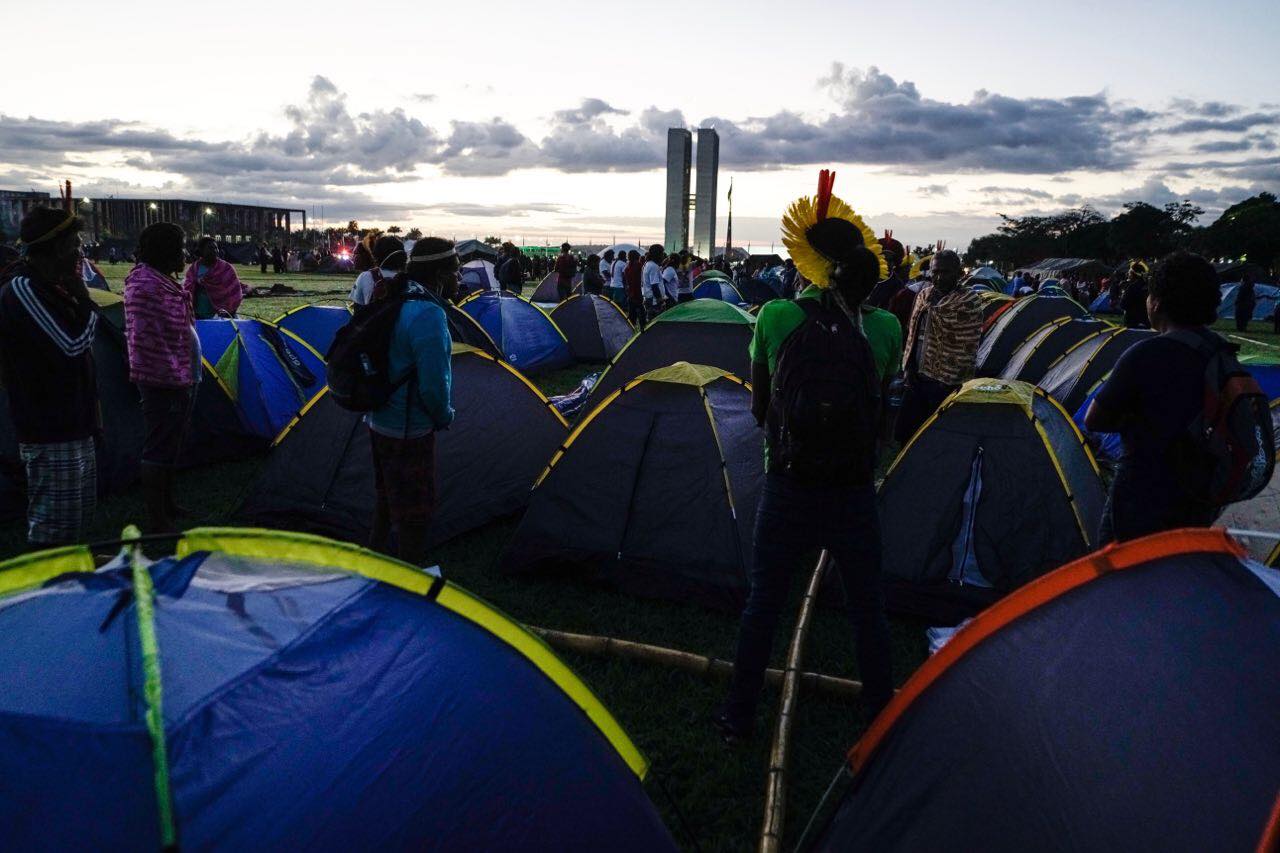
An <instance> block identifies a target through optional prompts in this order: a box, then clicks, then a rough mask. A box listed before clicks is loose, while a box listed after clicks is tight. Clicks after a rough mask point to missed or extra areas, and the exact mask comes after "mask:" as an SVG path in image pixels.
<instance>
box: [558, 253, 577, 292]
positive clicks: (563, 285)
mask: <svg viewBox="0 0 1280 853" xmlns="http://www.w3.org/2000/svg"><path fill="white" fill-rule="evenodd" d="M572 248H573V247H572V246H570V245H569V244H568V243H561V244H560V256H559V257H558V258H556V301H557V302H564V301H565V300H566V299H568V298H569V297H570V296H572V295H573V277H574V276H576V275H577V274H578V259H577V258H575V257H574V256H573V255H571V254H569V250H570V249H572Z"/></svg>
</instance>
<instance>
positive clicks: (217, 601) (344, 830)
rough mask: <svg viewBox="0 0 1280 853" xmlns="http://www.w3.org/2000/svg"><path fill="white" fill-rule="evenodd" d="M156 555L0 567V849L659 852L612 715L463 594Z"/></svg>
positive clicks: (417, 581) (209, 534) (218, 534)
mask: <svg viewBox="0 0 1280 853" xmlns="http://www.w3.org/2000/svg"><path fill="white" fill-rule="evenodd" d="M174 551H175V553H174V556H172V557H166V558H164V559H161V560H160V561H158V562H156V563H152V564H149V565H148V564H147V563H146V562H145V560H144V559H143V558H142V557H141V555H140V554H139V555H137V556H131V555H130V554H129V553H128V550H127V548H126V550H125V551H124V552H122V554H121V556H120V557H119V558H118V559H117V560H116V561H114V562H113V563H112V564H109V565H108V566H106V567H104V568H103V569H102V570H100V571H97V572H94V571H93V567H94V563H93V557H92V554H91V553H90V551H89V549H88V548H86V547H72V548H64V549H59V550H55V551H46V552H43V553H38V554H29V555H24V556H22V557H19V558H16V559H15V560H11V561H9V562H7V563H4V564H0V632H2V633H3V636H4V637H5V642H4V643H3V644H0V719H2V720H3V724H2V725H0V793H2V794H3V796H0V823H2V824H3V825H4V827H5V846H6V847H9V848H11V849H19V850H28V849H37V848H41V849H53V850H76V849H94V850H126V849H127V850H147V849H150V850H156V849H160V848H161V847H167V848H171V849H178V846H179V845H180V846H181V847H182V848H186V849H190V850H206V849H222V850H238V849H242V850H270V849H294V850H302V849H307V850H334V851H338V850H367V849H431V850H468V851H470V850H517V849H530V848H531V847H536V848H539V849H553V850H565V849H596V850H602V849H626V850H674V849H675V847H674V843H673V842H672V839H671V837H670V835H669V834H668V832H667V830H666V828H665V827H664V826H663V824H662V821H661V819H660V818H659V817H658V815H657V813H656V810H655V809H654V807H653V804H652V803H651V802H650V801H649V799H648V797H647V796H646V794H645V792H644V789H643V787H642V784H641V780H642V779H643V778H644V776H645V774H646V772H647V763H646V761H645V758H644V756H643V755H641V754H640V752H639V751H638V750H637V749H636V747H635V745H634V744H633V743H632V742H631V740H630V739H629V738H628V737H627V735H626V733H625V732H624V731H623V730H622V728H621V727H620V726H619V725H618V723H617V721H616V720H615V719H614V718H613V716H612V715H611V714H610V713H609V711H608V710H607V709H606V708H605V707H604V706H603V705H602V704H601V703H600V701H599V700H598V699H597V698H596V697H595V696H594V695H593V694H592V693H591V691H590V689H589V688H588V687H587V686H586V685H585V684H583V683H582V682H581V681H580V680H579V679H578V678H577V677H576V676H575V675H574V674H573V672H572V671H571V670H569V668H568V667H567V666H565V665H564V663H562V662H561V661H560V660H559V659H558V658H557V657H556V656H555V655H554V653H552V652H551V651H550V649H548V648H547V646H546V645H544V644H543V643H542V642H541V641H540V640H538V639H537V638H536V637H534V636H533V635H532V634H530V633H529V632H527V631H526V630H525V629H524V628H522V627H521V626H520V625H518V624H517V623H515V622H513V621H511V620H510V619H508V618H507V617H505V616H503V615H502V614H500V613H499V612H498V611H496V610H494V609H492V608H491V607H490V606H489V605H487V604H486V603H485V602H483V601H482V600H480V599H478V598H476V597H474V596H473V595H471V594H470V593H468V592H467V591H465V590H463V589H461V588H459V587H457V586H455V585H453V584H452V583H448V582H446V581H444V580H442V579H441V578H439V577H436V576H433V575H431V574H429V573H426V572H423V571H421V570H419V569H416V568H413V567H411V566H408V565H406V564H403V563H398V562H395V561H392V560H390V559H388V558H385V557H381V556H379V555H377V554H374V553H372V552H369V551H366V550H364V549H362V548H358V547H356V546H351V545H341V544H338V543H335V542H331V541H330V540H326V539H322V538H320V537H314V536H303V535H301V534H282V533H273V532H269V531H262V530H253V531H244V530H228V529H203V530H193V531H189V532H188V533H187V534H185V535H184V536H183V537H182V538H181V539H179V540H178V542H177V544H176V547H175V549H174ZM133 560H136V561H137V563H136V564H135V565H133V566H132V570H131V567H130V564H131V562H132V561H133ZM13 569H18V570H17V571H13ZM6 570H7V571H6ZM153 589H154V595H153V592H152V590H153ZM139 601H144V602H147V604H148V606H145V607H138V606H137V605H136V602H139ZM153 601H154V604H152V602H153Z"/></svg>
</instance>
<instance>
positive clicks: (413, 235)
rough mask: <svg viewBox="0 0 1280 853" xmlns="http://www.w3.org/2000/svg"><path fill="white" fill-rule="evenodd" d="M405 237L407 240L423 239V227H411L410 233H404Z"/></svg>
mask: <svg viewBox="0 0 1280 853" xmlns="http://www.w3.org/2000/svg"><path fill="white" fill-rule="evenodd" d="M404 238H405V239H406V240H421V239H422V229H421V228H410V229H409V233H408V234H405V235H404Z"/></svg>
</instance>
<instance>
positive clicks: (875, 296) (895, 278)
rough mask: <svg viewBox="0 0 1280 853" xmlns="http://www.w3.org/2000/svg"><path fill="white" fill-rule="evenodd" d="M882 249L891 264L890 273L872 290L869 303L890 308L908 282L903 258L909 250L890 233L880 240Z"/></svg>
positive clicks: (886, 260) (877, 306)
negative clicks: (903, 271)
mask: <svg viewBox="0 0 1280 853" xmlns="http://www.w3.org/2000/svg"><path fill="white" fill-rule="evenodd" d="M880 250H881V251H882V252H884V260H885V263H887V264H888V265H889V275H888V276H887V277H886V278H885V279H884V280H883V281H881V282H878V283H877V284H876V286H875V289H874V290H872V291H871V295H870V296H868V297H867V304H868V305H871V306H873V307H875V308H888V307H889V304H890V303H891V302H893V297H895V296H897V295H898V293H899V292H900V291H901V290H902V287H903V285H905V284H906V277H905V276H904V275H903V273H902V270H901V267H902V259H903V258H905V257H906V255H907V250H906V249H904V248H903V246H902V244H901V243H899V242H898V241H897V240H895V239H893V238H892V237H890V236H889V234H888V233H886V234H885V236H884V237H883V238H882V239H881V240H880Z"/></svg>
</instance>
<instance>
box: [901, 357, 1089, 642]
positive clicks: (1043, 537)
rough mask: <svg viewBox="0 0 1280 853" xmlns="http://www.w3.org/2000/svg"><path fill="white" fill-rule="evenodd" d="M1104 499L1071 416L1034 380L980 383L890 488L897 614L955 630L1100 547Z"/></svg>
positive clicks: (932, 430)
mask: <svg viewBox="0 0 1280 853" xmlns="http://www.w3.org/2000/svg"><path fill="white" fill-rule="evenodd" d="M1104 501H1105V494H1104V491H1103V486H1102V479H1101V478H1100V477H1099V475H1098V467H1097V464H1096V463H1095V462H1094V460H1093V456H1092V455H1091V454H1090V453H1089V450H1088V448H1087V447H1086V446H1085V444H1084V439H1083V437H1082V436H1081V435H1080V433H1079V432H1078V431H1077V430H1076V428H1075V425H1074V424H1073V423H1072V421H1071V417H1070V415H1068V414H1067V412H1066V411H1064V410H1063V408H1062V407H1061V406H1059V405H1058V404H1057V403H1056V402H1055V401H1054V400H1053V399H1052V398H1051V397H1049V395H1047V394H1045V393H1044V392H1043V391H1041V390H1040V389H1038V388H1033V387H1032V386H1030V385H1028V384H1027V383H1025V382H1003V381H998V380H992V379H973V380H970V381H969V382H966V383H965V384H964V385H963V386H961V388H960V390H959V391H957V392H956V393H955V394H952V395H951V396H950V397H948V398H947V400H946V402H944V403H943V404H942V406H941V407H940V408H939V409H938V411H937V413H935V414H934V415H933V417H931V418H930V419H929V420H927V421H925V423H924V425H923V426H922V427H921V428H920V430H919V431H918V432H917V433H916V434H915V435H914V436H912V438H911V440H910V441H909V442H907V444H906V445H905V446H904V447H903V449H902V452H901V453H900V454H899V455H898V458H897V459H896V460H895V461H894V463H893V467H891V468H890V469H889V472H888V474H886V475H885V479H884V482H883V483H882V485H881V486H880V493H879V507H880V530H881V537H882V541H883V552H884V565H883V573H884V579H885V586H886V595H887V599H888V601H889V605H890V607H892V608H893V609H894V610H897V611H899V612H905V613H910V614H914V615H918V616H922V617H924V618H927V619H931V620H934V622H933V624H935V625H936V624H941V623H943V622H948V623H954V622H957V621H959V620H960V619H962V618H964V617H966V616H971V615H973V614H974V613H976V612H977V611H978V610H980V609H981V608H982V607H985V606H987V605H989V604H990V603H991V602H992V601H994V600H996V599H998V598H999V597H1001V596H1003V595H1007V594H1008V593H1010V592H1012V591H1013V590H1015V589H1017V588H1018V587H1020V586H1022V585H1024V584H1026V583H1027V582H1029V581H1032V580H1034V579H1035V578H1037V577H1039V576H1040V575H1042V574H1044V573H1045V572H1047V571H1049V570H1050V569H1053V568H1055V567H1057V566H1060V565H1062V564H1063V563H1064V562H1066V561H1067V560H1072V559H1075V558H1076V557H1078V556H1080V555H1081V554H1084V553H1086V552H1087V551H1089V550H1090V549H1091V548H1092V547H1093V546H1094V545H1095V544H1096V536H1097V530H1098V522H1099V520H1100V519H1101V516H1102V506H1103V503H1104Z"/></svg>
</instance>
